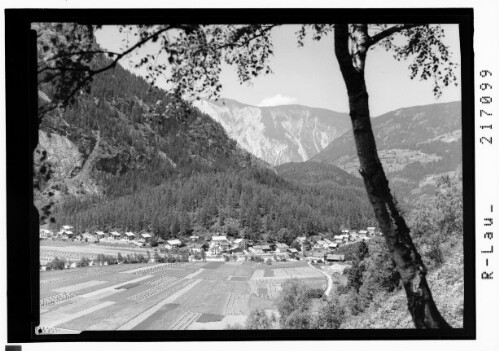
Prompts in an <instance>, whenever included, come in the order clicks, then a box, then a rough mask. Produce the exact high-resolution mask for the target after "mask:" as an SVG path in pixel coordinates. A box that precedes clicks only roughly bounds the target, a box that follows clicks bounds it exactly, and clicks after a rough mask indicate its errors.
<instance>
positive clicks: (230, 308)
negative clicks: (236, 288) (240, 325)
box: [224, 292, 248, 316]
mask: <svg viewBox="0 0 499 351" xmlns="http://www.w3.org/2000/svg"><path fill="white" fill-rule="evenodd" d="M247 297H248V295H246V294H234V293H232V292H231V293H229V296H228V297H227V301H226V302H225V313H224V315H226V316H240V315H243V314H244V313H243V309H244V306H245V304H246V299H247Z"/></svg>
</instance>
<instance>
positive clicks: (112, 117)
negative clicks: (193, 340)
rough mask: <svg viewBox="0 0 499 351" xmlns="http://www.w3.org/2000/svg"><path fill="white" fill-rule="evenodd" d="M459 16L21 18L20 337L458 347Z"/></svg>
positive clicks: (461, 326) (462, 289) (461, 257)
mask: <svg viewBox="0 0 499 351" xmlns="http://www.w3.org/2000/svg"><path fill="white" fill-rule="evenodd" d="M461 10H462V11H460V10H459V9H454V10H453V11H454V12H452V11H451V10H449V14H448V15H445V14H444V13H443V11H440V12H439V11H437V10H436V11H435V12H434V13H432V12H431V11H430V12H428V13H429V15H428V16H426V15H425V13H424V11H422V10H420V11H415V10H410V9H408V10H406V11H399V12H392V13H390V12H389V11H388V12H387V14H386V16H385V15H380V14H383V13H382V11H380V10H379V9H378V10H377V11H374V10H373V11H371V12H370V11H360V12H355V10H352V11H346V12H344V14H342V12H341V11H340V12H339V14H336V13H335V12H334V11H333V10H332V9H327V10H325V11H324V13H328V14H331V16H330V20H327V21H326V20H325V18H326V16H325V15H324V13H323V14H322V15H321V14H320V11H315V12H314V11H309V15H307V11H303V14H302V17H300V15H299V12H300V11H299V10H294V11H293V10H287V11H286V10H283V13H282V15H280V14H279V10H276V9H273V10H270V9H269V10H268V11H266V12H261V13H260V12H258V11H250V10H244V9H239V10H235V9H233V10H225V12H224V11H223V10H221V13H219V14H218V15H217V16H212V14H213V13H214V11H213V10H211V11H209V10H207V9H205V10H200V9H197V10H196V9H190V10H189V9H186V10H178V9H177V10H170V12H169V13H168V10H166V12H162V13H165V16H164V20H163V21H162V20H161V15H158V16H154V15H151V13H152V12H151V11H149V12H145V13H144V15H143V16H142V15H141V12H140V11H141V10H139V9H137V13H136V14H134V13H130V12H122V13H121V14H123V15H124V16H123V17H120V15H119V14H116V15H115V16H113V15H111V13H110V12H106V10H103V11H102V12H101V14H102V13H103V14H104V15H100V14H95V13H92V10H86V11H87V12H85V11H83V10H82V14H81V16H80V15H75V14H77V12H74V11H73V12H71V13H68V14H66V13H65V12H64V11H61V12H59V13H56V14H54V15H50V14H49V15H47V14H46V13H43V12H41V13H38V12H35V13H34V14H33V15H30V16H29V30H28V31H27V32H29V39H30V45H31V46H30V50H31V51H30V52H31V56H30V60H31V61H30V66H29V67H30V69H29V71H30V74H31V78H30V79H31V81H32V83H33V84H32V92H33V93H32V94H31V93H29V92H28V95H29V96H30V97H29V98H28V100H29V101H31V103H29V109H30V111H31V114H32V115H33V116H32V117H30V118H31V122H30V125H35V127H34V129H35V130H34V132H33V133H32V134H31V136H30V140H33V141H32V146H33V147H32V148H33V150H32V154H31V156H30V157H31V173H30V178H31V187H30V189H28V190H29V192H30V193H31V199H32V207H31V210H30V211H32V212H33V213H34V216H35V217H33V215H32V216H31V219H30V221H29V227H30V230H32V231H33V230H34V231H35V232H36V233H31V234H30V235H31V236H30V237H31V239H30V240H31V241H30V242H31V244H30V254H31V255H32V256H31V257H32V258H31V259H30V261H29V262H30V263H29V265H30V269H31V272H32V274H31V275H30V279H31V284H32V285H33V284H34V285H36V286H35V287H34V290H31V295H32V300H33V301H35V300H36V301H35V302H34V303H35V304H36V306H35V308H34V309H32V313H33V314H34V315H35V319H36V325H34V326H33V330H32V333H33V334H34V335H33V339H36V338H37V337H40V338H43V337H49V338H50V337H51V336H56V337H62V338H66V337H67V338H69V339H68V340H71V338H73V337H77V336H78V335H80V334H81V335H87V334H86V333H87V332H104V333H108V332H118V334H117V335H120V333H123V335H133V334H132V333H133V332H151V331H157V332H158V335H163V334H161V332H165V334H164V335H170V334H168V333H169V332H182V334H178V335H183V337H186V338H188V335H189V333H193V334H192V335H196V334H195V333H196V332H198V331H206V332H208V333H209V332H210V331H216V332H217V334H216V335H217V339H223V338H224V335H232V336H233V335H251V333H253V332H256V333H258V332H264V333H268V332H269V331H272V332H275V333H276V334H275V335H282V336H281V337H280V339H286V338H288V337H290V336H291V338H293V337H292V334H293V333H294V332H293V330H299V331H300V333H304V334H303V335H305V336H306V335H310V336H309V338H313V336H312V335H314V336H317V335H320V338H321V339H334V338H335V337H338V336H341V335H349V337H351V335H353V334H341V333H343V332H347V333H349V330H350V331H356V330H358V331H359V332H360V331H362V332H364V333H367V334H359V335H369V332H370V331H373V332H380V333H383V331H392V330H395V331H394V332H393V334H385V336H383V338H384V339H387V338H390V337H393V336H395V335H397V333H398V332H400V333H403V332H404V331H407V330H417V329H438V330H440V331H441V333H442V334H438V331H437V333H436V334H428V335H430V338H438V337H439V335H440V337H442V336H443V337H449V335H451V336H455V337H457V338H469V337H470V336H471V335H474V334H473V333H474V323H475V311H474V308H475V305H474V303H475V300H474V298H475V295H474V287H475V285H474V281H473V282H472V281H471V280H474V276H473V275H474V274H475V272H474V267H475V263H474V261H475V257H474V255H475V252H474V245H475V242H474V235H475V233H474V230H475V222H474V210H475V208H474V201H473V198H474V184H473V182H474V152H473V151H474V149H473V142H474V141H473V134H472V130H471V129H472V128H473V123H474V119H473V116H467V114H469V113H470V111H471V113H473V110H472V108H473V107H472V104H470V99H471V96H469V94H470V93H469V92H470V91H471V92H472V90H471V89H472V87H471V85H472V82H471V81H470V80H469V77H468V76H467V75H468V72H470V71H471V70H472V62H470V58H469V57H470V55H471V54H472V52H471V51H468V50H471V48H472V47H471V45H469V44H470V43H471V41H470V40H471V39H470V36H471V31H470V30H469V28H468V27H467V23H468V22H466V21H464V20H463V18H466V16H467V15H468V14H469V13H471V12H466V10H465V9H461ZM108 11H112V10H108ZM122 11H126V10H122ZM131 11H132V12H133V10H131ZM158 11H165V10H164V9H163V10H158ZM432 15H433V17H432ZM127 16H128V17H127ZM286 16H288V17H286ZM411 16H412V17H411ZM439 16H440V17H439ZM470 18H471V17H470ZM466 20H467V19H466ZM464 57H466V59H464ZM463 75H466V78H465V77H463ZM470 126H471V128H470ZM467 142H470V143H471V146H469V147H466V145H467V144H466V143H467ZM470 180H471V183H470ZM466 194H467V195H466ZM470 199H471V200H470ZM33 213H32V214H33ZM26 235H28V234H26ZM9 250H10V249H9ZM9 254H10V255H13V254H14V253H13V252H12V251H11V252H9ZM33 257H34V258H33ZM9 262H10V261H9ZM487 262H488V261H487ZM470 274H471V275H470ZM26 303H28V304H29V302H28V301H27V302H26ZM32 305H33V304H32ZM11 311H12V309H11ZM33 311H34V312H33ZM459 331H462V334H459ZM235 332H236V333H237V334H233V333H235ZM308 332H310V333H315V334H307V333H308ZM127 333H129V334H127ZM224 333H225V334H224ZM246 333H248V334H246ZM319 333H320V334H319ZM390 333H391V332H390ZM446 333H447V334H446ZM453 333H455V334H453ZM88 335H92V334H88ZM96 335H97V334H96ZM171 335H177V334H171ZM203 335H204V334H203ZM255 335H256V334H255ZM258 335H264V334H258ZM265 335H267V334H265ZM269 335H270V334H269ZM373 335H374V334H373ZM376 335H378V336H379V335H381V334H376ZM400 335H403V334H400ZM411 335H413V334H411ZM414 335H416V334H414ZM359 337H365V336H359ZM294 338H300V336H299V335H298V334H296V333H295V336H294ZM236 339H237V337H236ZM243 339H245V340H248V339H249V337H244V336H243ZM257 339H258V338H257ZM47 340H50V339H47Z"/></svg>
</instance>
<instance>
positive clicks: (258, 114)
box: [194, 99, 462, 202]
mask: <svg viewBox="0 0 499 351" xmlns="http://www.w3.org/2000/svg"><path fill="white" fill-rule="evenodd" d="M194 105H195V106H196V107H198V108H199V109H200V110H201V111H203V112H205V113H206V114H208V115H210V116H211V117H212V118H213V119H214V120H216V121H217V122H219V123H220V124H221V125H222V127H223V128H224V129H225V131H226V133H227V134H228V135H229V137H231V138H232V139H234V140H236V141H237V143H238V144H239V145H240V146H241V147H242V148H244V149H245V150H246V151H248V152H250V153H252V154H253V155H255V156H257V157H259V158H261V159H262V160H265V161H266V162H268V163H269V164H271V165H274V166H279V165H282V164H285V163H289V162H291V163H292V164H291V166H288V169H287V171H288V172H289V171H290V169H289V167H291V168H299V169H300V172H304V167H305V168H306V167H312V168H314V169H315V168H317V166H316V165H313V164H311V163H309V162H306V163H307V164H308V165H309V166H305V165H300V164H299V162H304V161H309V160H310V161H313V162H314V163H317V162H322V163H328V164H332V165H335V166H337V167H339V168H341V169H343V170H344V171H346V172H348V173H351V174H352V175H354V176H356V177H360V176H359V173H358V168H359V166H358V159H357V155H356V149H355V143H354V140H353V134H352V132H351V122H350V118H349V116H348V114H346V113H338V112H334V111H330V110H326V109H318V108H311V107H306V106H301V105H283V106H272V107H256V106H250V105H246V104H242V103H239V102H237V101H234V100H230V99H220V100H218V101H216V102H215V101H208V100H199V101H196V102H195V103H194ZM372 125H373V130H374V134H375V138H376V144H377V147H378V151H379V155H380V158H381V160H382V162H383V166H384V167H385V171H386V172H387V174H388V178H389V180H390V183H391V185H392V188H393V189H394V190H395V193H396V194H397V196H399V200H400V199H403V200H406V201H409V202H410V201H411V199H413V198H414V197H416V196H419V194H421V193H425V192H432V191H433V190H434V185H435V179H436V177H437V176H439V175H442V174H445V173H449V172H454V171H455V170H456V169H457V168H458V167H459V166H460V165H461V160H462V156H461V129H462V128H461V103H460V102H451V103H443V104H431V105H424V106H414V107H407V108H401V109H398V110H395V111H391V112H388V113H385V114H383V115H381V116H379V117H376V118H373V119H372ZM276 169H277V171H278V172H279V167H277V168H276ZM281 170H282V169H281Z"/></svg>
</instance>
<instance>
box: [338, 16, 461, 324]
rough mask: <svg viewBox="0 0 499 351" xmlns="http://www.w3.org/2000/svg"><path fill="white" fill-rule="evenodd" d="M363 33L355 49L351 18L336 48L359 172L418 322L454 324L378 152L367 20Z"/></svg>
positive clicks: (341, 28)
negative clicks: (436, 297) (432, 285)
mask: <svg viewBox="0 0 499 351" xmlns="http://www.w3.org/2000/svg"><path fill="white" fill-rule="evenodd" d="M355 31H357V33H353V34H354V35H355V34H358V37H357V40H355V43H354V45H357V47H356V53H355V55H351V54H350V52H349V37H350V35H351V33H349V31H348V25H347V24H337V25H335V30H334V41H335V54H336V58H337V60H338V62H339V65H340V70H341V73H342V75H343V79H344V81H345V84H346V87H347V92H348V100H349V107H350V118H351V120H352V127H353V134H354V139H355V145H356V147H357V155H358V157H359V162H360V169H359V172H360V173H361V175H362V178H363V179H364V185H365V188H366V191H367V195H368V197H369V201H370V202H371V204H372V206H373V209H374V213H375V216H376V219H377V221H378V224H379V227H380V229H381V231H382V233H383V236H384V238H385V241H386V243H387V245H388V249H389V251H390V254H391V257H392V259H393V261H394V262H395V266H396V268H397V270H398V272H399V273H400V277H401V279H402V282H403V285H404V288H405V291H406V294H407V301H408V308H409V311H410V313H411V315H412V319H413V322H414V325H415V326H416V328H451V327H450V326H449V324H448V323H447V322H446V321H445V319H444V318H443V317H442V316H441V314H440V312H439V311H438V309H437V307H436V305H435V302H434V301H433V297H432V295H431V291H430V289H429V287H428V283H427V281H426V273H427V270H426V267H425V265H424V264H423V261H422V260H421V256H420V255H419V253H418V252H417V250H416V248H415V246H414V243H413V242H412V239H411V236H410V231H409V228H408V227H407V225H406V223H405V220H404V218H403V217H402V215H401V214H400V212H399V210H398V209H397V206H396V204H395V202H394V200H393V197H392V195H391V193H390V188H389V187H388V180H387V178H386V176H385V172H384V170H383V166H382V165H381V162H380V160H379V157H378V152H377V149H376V143H375V140H374V134H373V131H372V127H371V118H370V115H369V100H368V94H367V89H366V84H365V79H364V63H365V58H366V52H367V49H368V47H367V45H368V44H367V41H366V39H365V38H367V25H355Z"/></svg>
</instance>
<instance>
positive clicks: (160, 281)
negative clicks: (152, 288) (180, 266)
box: [146, 276, 180, 285]
mask: <svg viewBox="0 0 499 351" xmlns="http://www.w3.org/2000/svg"><path fill="white" fill-rule="evenodd" d="M179 280H180V278H176V277H169V276H163V277H161V278H159V279H155V280H150V281H148V282H147V283H146V284H149V285H161V284H164V283H176V282H178V281H179Z"/></svg>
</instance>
